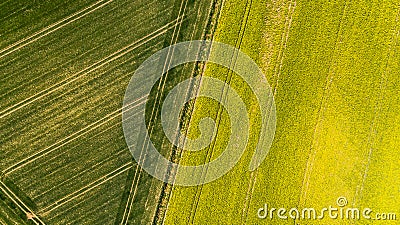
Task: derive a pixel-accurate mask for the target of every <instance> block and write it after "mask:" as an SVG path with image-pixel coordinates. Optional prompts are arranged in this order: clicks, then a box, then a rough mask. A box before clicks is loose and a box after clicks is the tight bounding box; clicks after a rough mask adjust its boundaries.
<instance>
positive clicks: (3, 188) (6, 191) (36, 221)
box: [0, 180, 45, 225]
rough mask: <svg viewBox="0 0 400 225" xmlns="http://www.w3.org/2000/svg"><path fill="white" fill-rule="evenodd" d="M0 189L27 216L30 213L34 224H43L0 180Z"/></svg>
mask: <svg viewBox="0 0 400 225" xmlns="http://www.w3.org/2000/svg"><path fill="white" fill-rule="evenodd" d="M0 190H1V191H2V192H3V193H4V194H5V195H6V196H7V197H8V198H9V199H10V200H11V201H12V202H13V203H14V204H15V205H17V207H18V208H19V209H20V210H21V211H22V212H23V213H25V214H26V215H27V216H28V215H32V218H31V221H32V222H33V223H34V224H36V225H45V223H44V222H43V221H42V220H41V219H40V218H39V217H38V216H36V215H35V214H34V212H33V210H31V209H30V208H29V207H28V206H27V205H26V204H25V203H24V202H23V201H22V200H21V199H20V198H19V197H18V196H17V195H16V194H15V193H14V192H13V191H12V190H10V189H9V188H8V187H7V185H6V184H5V183H4V182H3V181H1V180H0Z"/></svg>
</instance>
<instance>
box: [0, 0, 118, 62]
mask: <svg viewBox="0 0 400 225" xmlns="http://www.w3.org/2000/svg"><path fill="white" fill-rule="evenodd" d="M112 1H114V0H108V1H106V0H100V1H97V2H96V3H94V4H92V5H90V6H88V7H86V8H84V9H82V10H80V11H78V12H75V13H74V14H72V15H70V16H67V17H66V18H64V19H62V20H60V21H57V22H55V23H53V24H51V25H49V26H47V27H45V28H43V29H42V30H40V31H37V32H35V33H34V34H32V35H30V36H28V37H25V38H23V39H21V40H19V41H17V42H15V43H13V44H11V45H9V46H7V47H5V48H3V49H2V50H0V59H1V58H3V57H5V56H7V55H9V54H11V53H13V52H15V51H17V50H19V49H21V48H23V47H25V46H27V45H29V44H31V43H33V42H35V41H37V40H39V39H40V38H42V37H45V36H47V35H49V34H51V33H53V32H55V31H57V30H59V29H61V28H62V27H64V26H66V25H68V24H70V23H72V22H74V21H76V20H79V19H81V18H83V17H84V16H86V15H88V14H90V13H92V12H94V11H96V10H97V9H100V8H102V7H104V6H106V5H108V4H109V3H111V2H112Z"/></svg>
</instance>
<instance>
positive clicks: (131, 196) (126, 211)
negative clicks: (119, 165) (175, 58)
mask: <svg viewBox="0 0 400 225" xmlns="http://www.w3.org/2000/svg"><path fill="white" fill-rule="evenodd" d="M184 2H185V4H184ZM183 5H185V6H184V7H183ZM186 6H187V0H186V1H185V0H183V1H182V2H181V5H180V8H179V13H178V18H177V19H176V21H177V22H176V24H175V25H174V30H173V33H172V39H171V42H170V45H172V44H174V43H176V42H177V40H178V35H177V36H176V37H175V32H176V29H177V27H178V25H179V28H178V33H179V31H180V27H181V25H182V21H183V19H184V16H185V11H186ZM182 9H183V11H182ZM174 39H175V40H174ZM168 57H169V52H168V55H167V59H166V61H165V63H164V68H163V74H164V73H165V72H166V74H165V77H164V76H162V77H161V79H160V83H159V85H158V87H157V89H158V90H157V95H156V98H155V103H154V105H153V108H152V112H151V116H150V121H152V120H154V119H155V118H153V115H154V110H155V108H156V105H155V104H157V102H158V101H159V100H158V98H159V97H160V96H161V94H162V93H163V91H164V84H165V80H166V76H167V73H168V71H165V68H166V63H167V62H168V60H169V59H170V58H168ZM171 57H172V56H171ZM155 113H156V114H157V111H156V112H155ZM153 127H154V125H152V126H150V132H149V137H150V136H151V134H152V132H153ZM150 141H151V140H145V141H144V143H143V145H142V150H141V154H140V158H139V161H144V160H145V156H144V155H145V154H143V152H144V151H147V147H148V144H149V142H150ZM139 164H140V163H138V165H137V166H136V169H135V174H134V177H133V180H132V185H131V187H130V190H129V195H128V200H127V203H126V205H125V208H124V213H123V215H122V220H121V222H120V224H128V222H129V221H128V220H129V215H130V213H131V210H132V205H133V200H134V199H135V196H136V192H137V188H138V185H139V178H140V174H141V172H142V168H141V167H140V166H139Z"/></svg>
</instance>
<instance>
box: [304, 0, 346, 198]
mask: <svg viewBox="0 0 400 225" xmlns="http://www.w3.org/2000/svg"><path fill="white" fill-rule="evenodd" d="M350 3H351V1H348V2H345V5H344V7H343V13H342V16H341V19H340V22H339V28H338V31H337V38H336V42H335V49H334V51H333V57H332V60H331V63H330V65H329V70H328V75H327V77H326V86H325V90H324V93H323V96H322V100H321V104H320V106H319V110H318V115H317V121H316V123H315V127H314V130H313V135H312V140H311V147H310V153H309V155H308V159H307V165H306V168H305V171H304V178H303V184H302V187H301V193H300V199H299V204H300V205H302V204H305V202H306V199H307V194H308V193H307V192H308V189H309V185H310V178H311V173H312V170H313V166H314V162H315V157H316V154H317V149H316V148H315V146H316V145H317V144H318V138H317V131H318V129H319V127H320V126H321V123H322V121H323V117H324V116H323V114H324V111H325V108H326V104H327V101H328V98H329V93H330V87H331V86H332V82H333V78H334V74H333V72H332V70H333V65H332V64H334V60H335V59H334V58H335V57H334V56H335V55H336V54H337V51H338V48H339V45H340V43H341V39H342V35H343V34H342V29H343V28H342V27H343V21H344V19H345V17H346V14H347V9H348V7H349V4H350Z"/></svg>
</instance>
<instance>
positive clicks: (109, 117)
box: [1, 95, 147, 177]
mask: <svg viewBox="0 0 400 225" xmlns="http://www.w3.org/2000/svg"><path fill="white" fill-rule="evenodd" d="M145 98H147V95H145V96H143V97H141V98H139V99H137V100H136V101H134V102H132V103H130V104H129V105H126V106H125V107H124V108H122V109H118V110H116V111H114V112H112V113H110V114H108V115H106V116H105V117H103V118H101V119H100V120H97V121H96V122H94V123H92V124H89V125H88V126H86V127H84V128H83V129H81V130H79V131H77V132H75V133H73V134H71V135H69V136H68V137H66V138H64V139H62V140H60V141H58V142H56V143H54V144H52V145H50V146H49V147H47V148H45V149H42V150H41V151H39V152H37V153H35V154H33V155H31V156H29V157H27V158H25V159H23V160H21V161H19V162H18V163H16V164H14V165H12V166H10V167H8V168H7V169H5V170H4V171H3V173H2V175H1V176H2V177H4V176H7V175H8V174H10V173H12V172H14V171H16V170H18V169H20V168H22V167H24V166H25V165H27V164H30V163H32V162H34V161H35V160H37V159H39V158H42V157H43V156H46V155H48V154H50V153H51V152H54V151H55V150H57V149H59V148H61V147H63V146H65V145H67V144H68V143H70V142H72V141H74V140H76V139H78V138H79V137H81V136H83V135H85V134H87V133H89V132H90V131H92V130H95V129H97V128H98V127H100V126H102V125H104V124H106V123H107V122H109V121H111V120H112V119H114V118H116V117H118V116H120V115H121V114H122V112H124V111H128V110H131V109H133V108H135V107H137V106H139V105H141V104H144V103H145V102H146V101H147V100H146V99H145ZM143 99H144V100H143ZM134 103H137V104H134ZM133 104H134V105H133Z"/></svg>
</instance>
